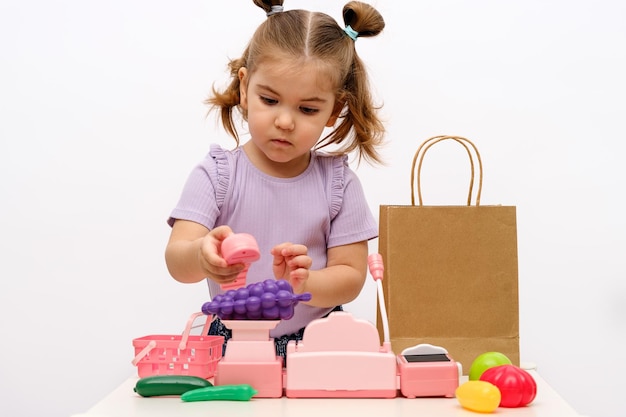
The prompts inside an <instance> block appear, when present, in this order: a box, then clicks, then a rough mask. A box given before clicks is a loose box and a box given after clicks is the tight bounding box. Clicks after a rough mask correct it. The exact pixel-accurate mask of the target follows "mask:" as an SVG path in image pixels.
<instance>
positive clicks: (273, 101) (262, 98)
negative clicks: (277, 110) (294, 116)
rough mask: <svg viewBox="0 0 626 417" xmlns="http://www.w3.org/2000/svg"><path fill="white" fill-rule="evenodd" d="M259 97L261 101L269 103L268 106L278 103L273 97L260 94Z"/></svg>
mask: <svg viewBox="0 0 626 417" xmlns="http://www.w3.org/2000/svg"><path fill="white" fill-rule="evenodd" d="M260 98H261V101H262V102H263V103H265V104H267V105H270V106H271V105H273V104H276V103H278V100H274V99H273V98H270V97H265V96H260Z"/></svg>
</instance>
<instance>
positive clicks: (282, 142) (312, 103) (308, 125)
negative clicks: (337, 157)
mask: <svg viewBox="0 0 626 417" xmlns="http://www.w3.org/2000/svg"><path fill="white" fill-rule="evenodd" d="M239 79H240V81H241V87H240V95H241V107H242V108H243V109H244V110H245V111H246V112H247V117H248V127H249V129H250V135H251V140H250V141H248V142H247V143H246V144H245V145H244V150H245V151H246V154H247V155H248V157H249V158H250V160H251V161H252V162H253V163H254V164H255V165H256V166H257V168H259V169H260V170H261V171H263V172H265V173H267V174H269V175H273V176H278V177H293V176H296V175H298V174H300V173H302V172H303V171H304V170H305V169H306V167H307V166H308V164H309V158H310V150H311V149H312V148H313V147H314V146H315V144H316V143H317V141H318V140H319V139H320V136H321V135H322V132H323V130H324V128H325V127H332V126H333V125H334V124H335V121H336V120H337V109H336V105H335V103H336V100H335V88H334V87H335V86H334V85H332V84H331V81H330V78H329V77H328V75H326V72H325V71H320V66H319V65H316V64H315V62H305V63H301V62H298V63H297V64H296V63H295V62H294V61H287V62H284V61H280V62H277V61H271V60H270V61H268V60H266V61H264V62H262V63H261V64H260V65H259V66H258V67H257V69H256V70H255V71H254V72H253V73H250V72H249V71H248V70H247V68H242V69H241V70H240V71H239Z"/></svg>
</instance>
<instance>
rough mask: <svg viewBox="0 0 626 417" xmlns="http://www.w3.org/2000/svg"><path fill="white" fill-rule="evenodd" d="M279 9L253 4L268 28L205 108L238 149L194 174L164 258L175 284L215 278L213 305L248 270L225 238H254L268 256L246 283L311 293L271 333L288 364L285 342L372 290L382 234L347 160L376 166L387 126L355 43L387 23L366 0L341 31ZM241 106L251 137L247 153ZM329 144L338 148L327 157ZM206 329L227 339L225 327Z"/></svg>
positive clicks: (349, 12) (347, 15)
mask: <svg viewBox="0 0 626 417" xmlns="http://www.w3.org/2000/svg"><path fill="white" fill-rule="evenodd" d="M282 3H283V1H280V0H279V1H276V0H265V1H262V0H254V4H256V5H257V6H258V7H261V8H262V9H263V10H265V12H266V14H267V20H265V21H264V23H262V24H261V25H260V26H259V28H258V29H257V30H256V32H255V34H254V36H253V37H252V39H251V40H250V43H249V44H248V46H247V48H246V49H245V51H244V52H243V55H242V56H241V58H238V59H233V60H232V61H231V62H230V66H229V67H230V73H231V77H232V80H231V82H230V85H229V86H228V87H227V88H226V89H225V91H223V92H220V91H216V90H215V89H214V90H213V95H212V96H211V97H210V98H209V99H208V100H207V103H208V104H209V105H211V106H212V108H215V109H218V110H219V111H220V114H221V120H222V123H223V125H224V127H225V129H226V130H227V131H228V132H229V133H230V134H231V135H232V136H233V137H234V139H235V141H236V143H237V147H236V148H235V149H234V150H225V149H223V148H221V147H219V146H217V145H212V146H211V148H210V151H209V153H208V155H207V156H206V158H205V159H204V160H203V161H202V162H201V163H200V164H199V165H198V166H197V167H196V168H195V169H194V170H193V171H192V172H191V174H190V176H189V179H188V180H187V183H186V185H185V187H184V190H183V192H182V196H181V198H180V201H179V203H178V205H177V206H176V208H175V209H174V210H173V211H172V213H171V217H170V218H169V220H168V222H169V224H170V225H171V226H172V231H171V236H170V239H169V242H168V244H167V249H166V252H165V257H166V262H167V266H168V269H169V272H170V273H171V275H172V276H173V277H174V279H176V280H178V281H180V282H183V283H193V282H198V281H201V280H203V279H205V278H208V283H209V289H210V294H211V296H212V297H214V296H215V295H217V294H219V293H220V292H221V287H220V285H221V284H226V283H229V282H232V281H233V280H234V279H235V278H236V277H237V275H238V274H239V272H240V271H241V270H242V269H243V268H244V265H243V264H236V265H228V264H227V263H226V261H225V260H224V258H223V257H222V256H221V253H220V244H221V242H222V241H223V240H224V239H225V238H226V237H227V236H229V235H230V234H232V233H234V232H237V233H239V232H242V233H244V232H245V233H249V234H251V235H253V236H254V237H255V238H256V240H257V242H258V245H259V249H260V251H261V259H260V260H258V261H256V262H253V263H252V264H251V265H250V267H249V271H248V273H247V280H246V284H250V283H252V282H258V281H263V280H265V279H267V278H272V275H273V277H274V278H276V279H286V280H288V281H289V282H290V283H291V285H292V287H293V289H294V292H295V293H302V292H309V293H311V295H312V298H311V300H310V301H309V302H306V303H304V302H301V303H299V304H298V305H297V306H296V309H295V314H294V316H293V318H291V319H290V320H282V321H281V322H280V323H278V325H277V326H276V328H275V329H273V330H272V331H271V333H270V336H271V337H273V338H275V340H276V348H277V353H278V354H279V355H282V356H284V354H285V347H286V344H287V341H288V340H301V339H302V334H303V329H304V327H305V326H306V325H307V324H308V323H309V322H310V321H312V320H314V319H318V318H320V317H323V316H325V315H327V314H328V313H329V312H331V311H333V310H340V309H341V305H342V304H344V303H347V302H350V301H352V300H354V299H355V298H356V297H357V295H358V294H359V292H360V291H361V289H362V287H363V284H364V282H365V278H366V271H367V255H368V246H367V241H368V240H370V239H373V238H375V237H377V235H378V226H377V224H376V222H375V220H374V217H373V216H372V213H371V212H370V210H369V208H368V205H367V202H366V200H365V197H364V194H363V190H362V187H361V184H360V182H359V180H358V178H357V177H356V176H355V174H354V173H353V171H351V170H350V168H349V167H348V163H347V155H348V154H349V153H351V152H352V151H355V152H356V153H357V154H358V157H359V160H360V159H361V158H363V159H366V160H368V161H370V162H373V163H378V162H380V156H379V154H378V151H377V147H378V146H380V145H381V143H382V135H383V126H382V123H381V121H380V120H379V119H378V118H377V116H376V108H375V107H374V105H373V103H372V98H371V95H370V92H369V86H368V81H367V77H366V71H365V67H364V65H363V63H362V62H361V60H360V59H359V57H358V55H357V53H356V50H355V42H356V41H357V39H358V38H360V37H366V36H375V35H377V34H378V33H379V32H380V31H381V30H382V29H383V27H384V21H383V19H382V17H381V16H380V14H379V13H378V12H377V11H376V10H375V9H374V8H373V7H371V6H369V5H367V4H364V3H361V2H350V3H348V4H347V5H346V6H344V9H343V19H344V23H345V25H344V26H339V25H338V24H337V22H336V21H335V20H334V19H333V18H331V17H330V16H328V15H326V14H323V13H316V12H310V11H305V10H289V11H283V7H282ZM235 109H236V110H238V111H239V112H240V114H241V115H242V116H243V119H244V120H245V121H246V122H247V125H248V128H249V133H250V139H249V140H248V141H247V142H246V143H244V144H243V145H242V146H239V135H238V132H237V129H236V128H235V114H233V113H234V110H235ZM325 128H331V129H330V133H328V134H327V135H326V136H324V137H323V138H322V137H321V136H322V133H323V131H324V129H325ZM328 145H335V147H336V150H335V151H334V152H329V153H322V152H321V151H320V149H321V148H324V147H325V146H328ZM209 333H210V334H221V335H224V336H225V338H226V340H228V338H229V337H230V336H231V333H230V330H228V329H226V328H225V327H224V326H223V324H222V323H221V322H220V321H219V320H216V321H214V322H213V323H212V326H211V330H210V332H209Z"/></svg>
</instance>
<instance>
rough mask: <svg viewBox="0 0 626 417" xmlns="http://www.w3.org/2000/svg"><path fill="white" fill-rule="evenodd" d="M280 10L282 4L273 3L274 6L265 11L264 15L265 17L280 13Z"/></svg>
mask: <svg viewBox="0 0 626 417" xmlns="http://www.w3.org/2000/svg"><path fill="white" fill-rule="evenodd" d="M282 11H283V6H280V5H274V6H272V8H271V9H270V11H269V12H267V13H266V14H265V15H266V16H267V17H270V16H271V15H273V14H276V13H280V12H282Z"/></svg>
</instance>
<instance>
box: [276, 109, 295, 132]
mask: <svg viewBox="0 0 626 417" xmlns="http://www.w3.org/2000/svg"><path fill="white" fill-rule="evenodd" d="M274 126H276V127H277V128H278V129H281V130H293V129H294V127H295V122H294V119H293V117H292V116H291V113H290V112H289V111H281V112H280V113H278V115H277V116H276V119H275V120H274Z"/></svg>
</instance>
